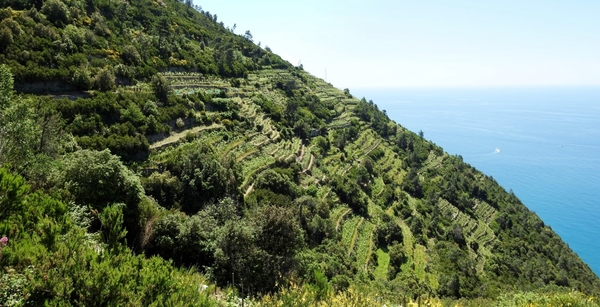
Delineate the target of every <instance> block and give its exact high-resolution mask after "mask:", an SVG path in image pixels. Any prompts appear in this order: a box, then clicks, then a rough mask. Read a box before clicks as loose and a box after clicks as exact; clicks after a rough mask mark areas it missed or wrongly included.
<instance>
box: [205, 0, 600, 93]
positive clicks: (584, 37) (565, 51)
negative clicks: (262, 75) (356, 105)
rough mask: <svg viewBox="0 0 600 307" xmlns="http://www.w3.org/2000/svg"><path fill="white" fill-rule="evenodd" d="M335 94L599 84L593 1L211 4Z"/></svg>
mask: <svg viewBox="0 0 600 307" xmlns="http://www.w3.org/2000/svg"><path fill="white" fill-rule="evenodd" d="M195 4H198V5H200V6H202V8H203V9H204V10H205V11H210V12H211V14H215V13H216V14H217V15H218V19H219V21H223V22H224V24H225V25H226V26H228V27H232V26H233V24H234V23H235V24H237V29H236V33H238V34H243V33H244V32H245V31H246V30H250V31H251V33H252V35H253V36H254V41H255V42H256V43H258V42H259V41H260V42H261V43H262V46H263V47H264V46H269V47H270V48H271V49H272V50H273V52H275V53H277V54H279V55H281V56H282V57H283V58H284V59H286V60H288V61H289V62H291V63H292V64H294V65H297V64H298V63H302V65H303V66H304V69H305V70H307V71H309V72H311V73H312V74H314V75H316V76H318V77H321V78H325V72H326V73H327V75H326V77H327V81H329V82H331V83H332V84H333V85H334V86H336V87H338V88H350V89H352V88H400V87H488V86H532V85H533V86H545V85H566V86H570V85H600V17H599V16H600V1H597V0H594V1H584V0H573V1H552V0H546V1H535V0H527V1H513V0H504V1H488V0H481V1H474V0H473V1H462V0H453V1H450V0H448V1H441V0H431V1H391V0H390V1H388V0H376V1H370V2H367V1H352V0H346V1H338V0H322V1H315V0H303V1H296V0H288V1H272V0H269V1H247V0H219V1H217V0H210V1H202V2H199V1H198V0H196V2H195Z"/></svg>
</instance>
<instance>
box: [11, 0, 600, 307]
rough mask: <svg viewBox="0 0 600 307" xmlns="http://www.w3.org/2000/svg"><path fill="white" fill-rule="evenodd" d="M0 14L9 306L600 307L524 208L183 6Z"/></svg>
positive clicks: (583, 272)
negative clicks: (209, 286) (246, 300)
mask: <svg viewBox="0 0 600 307" xmlns="http://www.w3.org/2000/svg"><path fill="white" fill-rule="evenodd" d="M9 5H10V6H11V7H12V9H11V8H5V7H7V6H9ZM0 6H2V7H3V8H2V9H0V63H1V64H2V65H0V163H1V164H2V165H7V167H8V169H0V238H2V240H4V238H6V242H4V241H0V244H1V245H0V247H1V251H0V253H1V254H0V255H1V258H0V265H1V266H2V268H3V270H0V289H2V290H0V305H10V304H16V305H18V304H21V305H41V304H46V305H51V306H52V305H110V306H112V305H133V306H138V305H139V306H142V305H143V306H147V305H157V306H158V305H161V306H162V305H200V306H202V305H204V306H211V305H214V304H216V302H215V300H221V303H222V301H223V300H227V301H228V303H231V304H234V302H235V304H237V302H239V301H238V300H237V297H236V295H240V296H241V297H244V296H246V295H251V296H255V297H254V298H252V299H251V300H252V303H253V304H255V305H266V306H270V305H281V304H283V305H285V304H290V305H291V304H293V305H307V306H315V305H319V304H320V305H344V304H346V305H352V304H353V305H361V306H367V305H381V304H382V303H385V302H390V303H396V304H398V303H402V304H403V305H407V303H409V302H411V303H414V302H420V303H423V304H426V305H432V306H439V305H441V304H442V303H444V304H445V305H448V304H450V303H460V304H463V303H464V305H469V304H471V305H477V304H478V303H479V305H494V304H496V305H498V306H515V305H521V304H523V302H525V301H527V302H530V303H532V304H551V305H556V304H561V303H562V304H568V303H572V304H574V305H576V304H578V305H580V306H597V304H596V303H595V302H594V301H593V299H590V298H589V297H587V296H584V295H583V294H580V293H579V292H571V293H568V294H566V293H567V292H566V291H565V290H564V289H565V288H570V289H577V290H579V291H583V292H586V293H589V294H594V295H596V294H597V293H598V289H599V285H600V282H599V281H598V278H597V276H595V275H594V273H593V272H591V270H590V269H589V267H587V266H586V265H585V264H584V263H583V262H582V261H581V259H579V258H578V257H577V256H576V255H575V254H574V253H573V252H572V251H571V250H570V249H569V247H568V246H567V245H566V244H564V242H562V241H561V240H560V238H559V237H558V236H557V235H556V234H555V233H554V232H553V231H552V230H551V229H550V228H549V227H548V226H546V225H544V223H543V222H542V221H541V220H540V219H539V218H538V217H537V216H536V215H535V214H533V213H532V212H530V211H529V210H527V208H526V207H525V206H524V205H523V204H522V203H521V202H520V201H519V200H518V198H517V197H516V196H515V195H514V194H512V193H509V192H506V191H505V190H504V189H502V187H500V186H499V185H498V184H497V182H496V181H494V180H493V178H491V177H488V176H485V175H484V174H482V173H480V172H479V171H477V170H476V169H474V168H472V167H471V166H470V165H468V164H466V163H465V162H464V161H462V158H461V157H460V156H450V155H448V154H446V153H444V152H443V150H442V149H441V148H439V147H438V146H436V145H435V144H433V143H431V142H428V141H426V140H425V139H424V138H423V134H422V132H420V133H419V134H415V133H413V132H410V131H408V130H406V129H404V128H403V127H401V126H400V125H398V124H396V123H394V122H393V121H391V120H390V119H389V118H388V117H387V114H386V112H385V111H384V110H379V108H378V106H377V105H376V104H375V103H374V102H373V101H367V99H365V98H363V99H360V100H359V99H356V98H354V97H352V95H351V94H350V91H349V90H348V89H346V90H344V91H341V90H338V89H335V88H333V87H331V86H330V85H328V84H327V83H325V82H324V81H323V80H320V79H317V78H315V77H313V76H311V75H309V74H308V73H306V72H305V71H304V70H303V69H302V67H292V65H290V64H289V63H287V62H285V61H284V60H282V59H281V58H280V57H279V56H277V55H275V54H274V53H273V52H272V51H271V50H270V49H269V48H268V47H265V48H264V49H263V48H261V47H260V46H259V45H255V44H254V43H253V42H252V40H253V37H252V34H251V33H250V31H249V30H248V31H246V32H245V34H243V35H235V34H234V33H233V30H230V29H228V28H226V27H225V25H224V24H223V22H218V21H217V16H216V15H215V14H211V13H209V12H205V11H203V10H202V9H201V8H199V7H197V6H193V5H192V3H191V2H189V1H186V3H180V2H177V1H172V0H158V1H150V0H134V1H133V2H123V1H92V2H85V1H62V0H48V1H31V0H0ZM13 9H14V10H13ZM13 76H14V77H13ZM14 89H16V90H17V91H18V92H19V93H20V94H15V93H14V92H13V90H14ZM42 94H43V95H42ZM14 172H18V173H20V174H21V175H23V177H21V176H20V175H17V174H15V173H14ZM190 268H193V269H190ZM195 270H198V271H200V273H199V272H196V271H195ZM202 274H205V275H202ZM203 276H207V277H203ZM206 278H208V279H210V281H211V282H214V283H216V284H217V285H218V286H220V287H227V286H229V287H230V289H231V291H230V292H229V294H228V295H224V294H223V293H217V295H216V296H210V295H209V294H208V291H204V292H203V291H202V290H201V291H199V290H198V286H199V285H201V284H202V283H205V282H207V280H206ZM515 288H516V289H519V290H522V291H526V292H516V293H514V292H513V291H514V289H515ZM201 289H202V288H201ZM537 289H550V291H551V292H550V294H547V293H543V292H539V291H541V290H537ZM536 291H538V292H536ZM215 292H217V290H215ZM235 293H237V294H235ZM167 294H168V295H167ZM262 294H264V296H262V297H260V295H262ZM436 296H437V297H442V298H443V299H444V300H445V301H443V302H442V300H440V299H437V298H433V299H428V300H425V297H436ZM224 297H228V298H226V299H224ZM386 304H387V303H386Z"/></svg>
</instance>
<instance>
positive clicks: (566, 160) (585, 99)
mask: <svg viewBox="0 0 600 307" xmlns="http://www.w3.org/2000/svg"><path fill="white" fill-rule="evenodd" d="M352 94H353V95H354V96H356V97H359V98H361V97H365V98H366V99H367V100H373V101H374V102H375V103H376V104H377V105H378V106H379V108H380V109H383V110H386V111H387V114H388V116H389V117H390V118H391V119H392V120H394V121H396V122H397V123H398V124H400V125H402V126H404V127H406V128H408V129H409V130H412V131H414V132H417V131H419V130H422V131H423V133H424V137H425V138H426V139H428V140H431V141H433V142H434V143H436V144H437V145H439V146H441V147H443V148H444V150H445V151H446V152H448V153H450V154H458V155H461V156H462V157H463V159H464V161H465V162H467V163H469V164H471V165H472V166H475V167H476V168H477V169H479V170H480V171H482V172H484V173H485V174H487V175H490V176H492V177H494V179H496V181H498V182H499V183H500V184H501V185H502V186H503V187H504V188H505V189H506V190H510V189H512V191H513V192H514V193H515V194H516V195H517V197H519V199H520V200H521V201H522V202H523V203H524V204H525V205H526V206H527V207H528V208H529V209H530V210H531V211H534V212H535V213H537V214H538V216H540V217H541V218H542V220H543V221H544V222H545V223H546V224H547V225H549V226H550V227H552V229H553V230H554V231H555V232H556V233H558V234H559V235H560V236H561V238H562V239H563V240H564V241H565V242H566V243H567V244H568V245H569V247H571V249H573V250H574V251H575V252H576V253H577V254H578V255H579V256H580V257H581V258H582V259H583V261H585V262H586V263H587V264H588V265H589V266H590V267H591V268H592V270H593V271H594V272H595V273H596V275H599V276H600V87H578V88H575V87H570V88H567V87H565V88H542V87H538V88H493V89H410V90H409V89H394V90H391V89H386V90H382V89H376V90H375V89H359V90H356V89H355V90H352Z"/></svg>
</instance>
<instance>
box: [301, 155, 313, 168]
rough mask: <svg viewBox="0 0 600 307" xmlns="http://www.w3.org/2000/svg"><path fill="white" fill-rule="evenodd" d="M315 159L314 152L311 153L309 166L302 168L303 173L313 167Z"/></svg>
mask: <svg viewBox="0 0 600 307" xmlns="http://www.w3.org/2000/svg"><path fill="white" fill-rule="evenodd" d="M314 161H315V156H313V155H312V154H311V155H310V162H308V166H307V167H306V169H304V170H302V172H303V173H306V172H308V171H310V169H311V168H312V165H313V162H314Z"/></svg>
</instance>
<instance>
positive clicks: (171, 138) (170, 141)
mask: <svg viewBox="0 0 600 307" xmlns="http://www.w3.org/2000/svg"><path fill="white" fill-rule="evenodd" d="M221 127H223V125H221V124H212V125H210V126H199V127H194V128H192V129H188V130H184V131H181V132H178V133H173V134H171V135H170V136H169V137H168V138H165V139H162V140H160V141H158V142H156V143H154V144H151V145H150V149H158V148H161V147H163V146H167V145H170V144H173V143H176V142H178V141H179V140H181V139H182V138H184V137H185V136H186V135H187V134H188V133H198V132H200V131H202V130H212V129H217V128H221Z"/></svg>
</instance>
